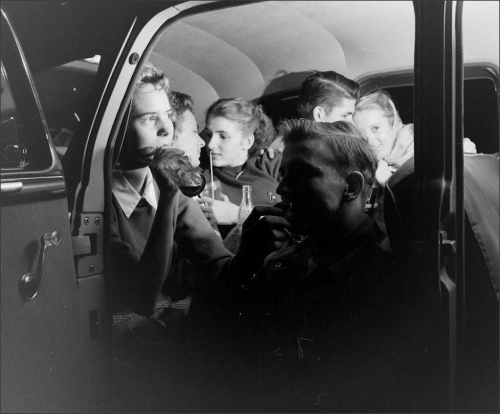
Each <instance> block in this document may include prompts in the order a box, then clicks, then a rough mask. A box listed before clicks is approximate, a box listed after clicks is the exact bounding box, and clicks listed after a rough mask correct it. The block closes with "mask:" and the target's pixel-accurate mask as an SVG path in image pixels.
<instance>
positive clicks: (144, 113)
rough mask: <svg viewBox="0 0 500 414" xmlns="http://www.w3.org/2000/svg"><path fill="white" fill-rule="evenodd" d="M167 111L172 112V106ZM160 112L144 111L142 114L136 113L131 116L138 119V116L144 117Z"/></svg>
mask: <svg viewBox="0 0 500 414" xmlns="http://www.w3.org/2000/svg"><path fill="white" fill-rule="evenodd" d="M165 112H172V108H170V109H168V110H167V111H165ZM157 113H158V112H157V111H152V112H143V113H142V114H139V115H134V116H131V118H132V119H136V118H142V117H143V116H145V115H156V114H157Z"/></svg>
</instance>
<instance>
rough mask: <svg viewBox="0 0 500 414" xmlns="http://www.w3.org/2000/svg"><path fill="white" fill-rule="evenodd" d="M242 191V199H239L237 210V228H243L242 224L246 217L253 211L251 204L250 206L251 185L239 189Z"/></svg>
mask: <svg viewBox="0 0 500 414" xmlns="http://www.w3.org/2000/svg"><path fill="white" fill-rule="evenodd" d="M241 191H242V198H241V204H240V208H239V210H238V226H239V227H241V226H243V223H244V222H245V220H246V219H247V217H248V216H249V215H250V213H251V212H252V210H253V204H252V186H251V185H244V186H243V187H242V189H241Z"/></svg>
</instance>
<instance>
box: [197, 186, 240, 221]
mask: <svg viewBox="0 0 500 414" xmlns="http://www.w3.org/2000/svg"><path fill="white" fill-rule="evenodd" d="M222 198H223V200H222V201H221V200H214V199H213V198H210V197H201V198H198V199H196V201H198V204H199V205H200V207H201V211H202V212H203V214H204V215H205V217H206V218H207V220H208V221H209V222H210V224H212V225H219V224H221V225H230V224H236V223H237V222H238V209H239V206H237V205H236V204H233V203H231V202H230V201H229V198H227V196H226V195H225V194H222Z"/></svg>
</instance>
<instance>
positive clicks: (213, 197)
mask: <svg viewBox="0 0 500 414" xmlns="http://www.w3.org/2000/svg"><path fill="white" fill-rule="evenodd" d="M210 179H211V181H212V200H215V194H214V166H213V164H212V151H210Z"/></svg>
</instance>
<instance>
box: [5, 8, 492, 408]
mask: <svg viewBox="0 0 500 414" xmlns="http://www.w3.org/2000/svg"><path fill="white" fill-rule="evenodd" d="M311 3H313V5H311ZM472 3H474V2H464V24H463V32H464V97H463V102H464V124H463V128H464V137H468V138H470V140H471V141H472V142H474V144H475V145H476V149H477V153H478V154H479V155H478V156H477V157H476V158H474V157H472V156H471V157H469V158H467V157H466V161H465V163H464V164H465V169H466V173H465V186H466V190H465V191H466V197H465V198H466V213H465V226H464V235H465V237H464V239H465V251H466V253H467V260H466V264H465V274H468V275H480V277H468V278H467V284H466V287H467V300H466V301H465V304H464V305H463V307H462V308H460V309H459V311H460V312H463V313H464V314H465V312H466V311H467V310H468V309H469V308H468V307H470V306H473V307H477V309H476V311H475V312H474V313H472V312H471V313H470V315H471V316H470V317H467V318H465V324H466V325H467V327H466V329H465V328H464V329H463V331H464V332H465V331H466V330H467V332H468V335H469V336H468V338H467V341H466V345H465V346H466V348H467V351H466V352H467V353H468V355H469V356H470V361H465V364H466V365H467V366H466V367H465V368H462V369H464V372H467V378H466V379H464V380H463V383H464V384H467V386H466V387H464V388H461V389H462V390H465V391H464V394H463V395H462V396H461V397H462V398H463V401H466V402H465V403H464V404H465V408H464V410H467V404H470V406H471V407H474V408H476V409H477V406H474V404H473V403H472V402H471V401H472V400H473V399H474V398H475V396H477V395H481V396H483V397H484V398H485V400H487V401H488V403H486V404H485V405H486V407H491V406H492V404H493V405H494V404H496V405H498V395H497V396H495V395H490V393H491V392H492V391H491V390H492V389H493V388H494V387H497V386H498V362H499V361H498V354H497V353H496V354H495V350H497V349H498V346H499V343H498V335H496V340H495V338H494V335H493V336H492V335H491V332H492V331H494V332H497V333H498V321H499V315H498V297H500V293H499V292H500V291H499V281H498V269H497V268H496V267H495V266H492V265H491V262H493V261H494V258H493V257H494V253H492V252H491V251H490V250H489V247H487V246H491V244H492V243H493V244H494V243H495V241H494V240H493V242H488V243H486V242H484V243H483V241H484V240H482V234H484V231H485V230H484V228H481V233H479V232H478V230H477V228H478V226H480V225H481V224H480V222H481V218H480V217H478V216H477V214H478V213H477V210H475V209H474V206H473V205H470V204H467V203H470V202H471V200H474V199H476V198H477V199H478V200H481V203H483V204H487V203H491V204H492V205H493V210H494V207H495V205H494V204H495V200H494V199H492V197H491V194H490V193H488V192H487V191H486V190H485V191H483V189H484V188H487V187H488V185H490V183H491V182H492V181H493V180H495V179H496V180H497V181H498V153H499V146H500V140H499V137H500V131H499V125H500V122H499V114H500V107H499V102H500V94H499V86H500V83H499V78H500V73H499V68H498V33H497V30H496V29H497V28H498V24H497V26H496V29H495V27H490V26H489V25H485V24H483V25H480V27H478V26H477V22H482V21H486V20H488V18H491V15H493V16H494V15H495V13H496V14H497V15H498V4H497V5H496V6H495V5H494V4H489V3H495V2H481V3H482V5H481V7H474V6H473V4H472ZM382 6H383V7H382ZM495 7H496V8H495ZM488 21H489V20H488ZM360 22H361V23H360ZM353 27H356V28H357V29H355V30H353ZM371 33H376V34H377V36H371V35H370V34H371ZM151 37H152V38H153V41H152V42H151V43H150V44H149V45H148V46H147V48H146V52H145V54H144V56H143V57H142V58H141V60H140V61H139V65H143V64H145V63H146V61H150V62H152V63H153V64H155V65H156V66H157V67H159V68H161V69H162V70H163V71H164V72H165V73H166V74H167V76H168V77H169V79H170V82H171V86H170V88H171V89H172V90H174V91H179V92H182V93H186V94H189V95H190V96H192V97H193V100H194V115H195V117H196V119H197V122H198V126H199V131H200V132H201V131H202V130H203V129H204V126H205V111H206V110H207V108H208V106H209V105H210V104H211V103H213V102H214V101H215V100H217V99H219V98H228V97H242V98H244V99H248V100H253V101H255V102H256V103H258V104H260V105H262V107H263V109H264V111H265V113H266V114H267V115H268V116H269V117H270V118H271V119H272V121H273V123H274V125H275V126H276V127H278V125H279V123H280V121H281V120H284V119H289V118H296V117H297V111H296V101H297V98H298V94H299V90H300V85H301V83H302V81H303V80H304V79H305V78H306V77H308V76H309V75H310V74H312V73H314V71H326V70H333V71H337V72H339V73H341V74H344V75H345V76H347V77H349V78H351V79H353V80H355V81H356V82H358V83H359V85H360V91H361V94H364V93H367V92H370V91H374V90H377V89H384V90H386V91H388V92H389V93H390V95H391V97H392V99H393V101H394V103H395V105H396V108H397V109H398V112H399V114H400V116H401V118H402V121H403V123H404V124H408V123H412V122H414V121H415V119H414V56H415V11H414V7H413V5H412V2H392V1H389V2H370V1H362V2H343V1H335V2H331V1H330V2H326V1H319V2H297V1H276V2H274V1H273V2H248V3H247V2H242V3H241V4H240V5H236V4H234V5H228V4H227V3H225V4H224V7H223V8H220V9H216V10H209V11H205V12H202V13H185V14H184V15H182V16H181V17H180V18H177V17H175V18H172V19H170V20H168V21H167V22H166V23H165V24H164V25H163V26H162V27H161V29H160V30H159V31H158V32H157V33H154V35H152V36H151ZM387 44H390V45H391V47H387ZM492 50H494V51H495V52H494V53H496V55H495V56H496V57H494V58H493V59H492V58H491V51H492ZM75 53H76V52H75ZM97 53H98V51H96V54H94V55H92V56H87V55H82V56H78V57H75V59H74V60H71V61H68V62H59V64H58V65H57V66H55V67H49V68H46V67H40V68H35V69H34V70H33V69H32V70H33V73H32V75H33V80H34V83H35V86H36V91H37V94H38V97H39V99H40V103H41V106H42V108H43V113H44V115H45V121H46V124H47V126H48V130H49V133H50V137H51V145H53V148H54V150H55V151H56V153H57V156H58V158H59V160H60V161H61V163H62V168H63V174H64V176H65V179H66V181H67V183H69V184H68V186H72V185H73V186H74V187H75V186H76V183H78V184H79V181H80V178H81V174H82V168H83V167H82V165H83V163H84V161H83V147H84V146H85V142H86V139H87V138H88V136H87V135H86V134H87V132H88V131H86V130H85V128H86V127H87V126H88V125H89V124H91V123H92V120H93V117H94V115H95V114H94V110H95V108H96V107H97V106H98V104H99V100H100V99H101V96H100V93H99V90H98V87H97V86H96V83H97V82H96V80H97V79H98V78H99V74H100V68H106V69H107V68H109V66H110V65H111V64H112V62H111V63H110V62H109V61H104V62H103V61H101V59H103V58H102V57H101V56H100V55H99V54H97ZM495 59H496V60H495ZM102 70H104V69H102ZM4 72H5V70H4V68H3V65H2V75H3V74H4ZM132 81H133V80H132V79H131V81H130V82H131V84H132ZM99 82H101V84H102V83H103V81H102V79H100V80H99ZM4 91H5V92H6V94H5V95H4ZM14 92H15V91H14ZM8 93H9V88H8V82H7V78H6V77H4V76H2V108H1V134H2V147H3V148H4V149H6V147H7V146H8V147H9V151H6V150H4V151H3V154H2V160H1V162H2V169H4V168H14V169H16V168H21V169H22V168H24V167H25V166H26V165H27V163H29V162H30V161H29V160H28V161H27V158H26V153H25V152H23V151H25V150H24V149H23V143H22V142H21V141H20V140H19V139H18V138H19V136H22V133H19V131H18V129H19V128H21V127H22V126H20V123H19V122H16V119H17V112H16V101H15V99H14V98H13V97H12V96H9V95H8ZM6 96H7V98H5V97H6ZM5 102H6V103H7V104H5ZM128 102H129V98H127V97H124V98H123V102H119V103H115V105H117V106H118V105H121V106H120V108H122V110H121V112H120V114H121V115H123V114H124V113H125V111H126V110H125V109H124V108H126V107H127V105H128ZM121 115H119V116H118V117H117V118H116V120H115V119H113V120H110V121H109V122H110V123H113V125H115V124H116V125H118V127H116V128H115V129H116V130H118V131H121V133H123V130H122V129H120V125H122V124H123V119H122V118H123V116H121ZM122 126H123V125H122ZM116 135H120V132H118V133H117V134H115V136H112V137H111V138H110V140H109V143H108V144H107V145H108V146H107V149H106V151H109V150H110V149H111V150H112V148H113V145H115V142H116V143H118V144H119V143H120V137H119V136H118V137H117V136H116ZM438 138H439V137H437V138H436V139H438ZM71 147H72V148H73V152H72V151H68V148H71ZM30 152H31V153H32V152H33V151H31V150H30ZM67 154H69V157H68V156H67ZM106 154H107V155H106V156H109V154H108V152H106ZM75 155H76V156H75ZM44 156H45V157H46V154H45V155H44ZM114 156H115V157H116V149H115V154H114ZM109 158H111V156H109ZM492 159H493V163H491V168H490V169H488V170H484V171H483V170H481V167H480V164H481V165H483V164H484V163H486V164H489V163H490V160H492ZM495 160H496V164H495ZM476 164H477V165H476ZM36 165H37V164H36V159H35V160H34V161H31V165H30V167H29V168H31V167H33V166H36ZM106 165H108V164H106ZM407 167H408V168H410V169H409V170H408V171H406V172H405V175H402V176H401V178H400V181H398V182H397V183H396V182H395V183H394V186H393V187H390V193H389V195H390V196H391V197H392V199H391V200H392V204H391V203H387V212H388V214H387V218H386V220H387V226H388V232H389V238H390V239H391V246H392V247H393V249H392V250H393V252H394V253H395V254H396V255H398V256H399V258H400V260H401V261H402V262H404V264H405V266H407V267H408V266H409V263H410V262H411V260H412V259H411V254H409V253H408V252H409V251H411V250H412V248H413V246H412V242H413V239H412V235H411V229H412V226H414V223H411V218H412V217H413V211H414V210H413V209H414V207H415V199H414V198H413V192H412V191H413V189H414V185H415V184H414V175H413V172H412V168H413V164H412V163H410V164H409V165H408V166H407ZM495 168H496V176H495V175H494V174H493V175H491V171H494V170H495ZM401 174H403V171H401ZM107 190H108V189H107V187H106V191H107ZM76 191H77V190H76V188H68V195H69V200H68V212H69V213H70V214H71V213H72V211H73V207H74V205H75V203H76V201H75V199H74V197H75V192H76ZM467 191H468V192H467ZM409 195H411V196H409ZM100 197H101V198H102V199H105V196H104V194H101V195H100ZM493 210H492V211H493ZM496 212H497V213H498V200H496ZM96 218H98V219H102V215H100V213H98V214H96ZM91 220H94V217H93V216H92V217H91ZM96 223H98V220H97V221H96ZM492 223H494V222H492ZM90 224H92V223H90ZM497 230H498V229H497ZM449 236H450V237H452V236H453V235H452V234H450V235H449ZM493 239H494V237H493ZM496 240H498V236H496ZM92 245H95V240H93V242H92ZM497 247H498V246H497ZM405 249H406V250H405ZM454 266H460V263H457V262H455V261H450V262H449V263H448V264H447V268H448V269H450V273H451V272H453V267H454ZM85 268H86V269H87V268H88V264H87V262H85ZM86 271H87V270H86ZM492 287H493V288H492ZM440 293H441V292H440ZM472 297H476V298H477V297H484V298H485V300H484V301H478V300H475V301H474V302H473V303H472V301H471V300H470V299H469V298H472ZM486 298H487V299H486ZM100 299H102V298H99V300H100ZM97 300H98V299H96V302H97ZM443 303H444V302H443ZM478 303H480V306H478ZM443 306H444V307H445V306H446V303H444V304H443ZM492 338H493V339H492ZM491 355H496V358H497V359H496V360H494V361H492V360H491V358H490V356H491ZM489 358H490V359H489ZM473 361H474V363H473ZM478 383H480V384H482V385H484V384H488V386H487V387H483V388H484V389H478V388H479V385H477V386H476V387H474V386H472V387H469V385H470V384H478ZM485 394H488V395H485ZM493 394H494V391H493ZM490 402H492V404H490Z"/></svg>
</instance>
